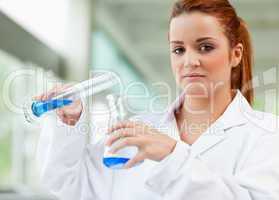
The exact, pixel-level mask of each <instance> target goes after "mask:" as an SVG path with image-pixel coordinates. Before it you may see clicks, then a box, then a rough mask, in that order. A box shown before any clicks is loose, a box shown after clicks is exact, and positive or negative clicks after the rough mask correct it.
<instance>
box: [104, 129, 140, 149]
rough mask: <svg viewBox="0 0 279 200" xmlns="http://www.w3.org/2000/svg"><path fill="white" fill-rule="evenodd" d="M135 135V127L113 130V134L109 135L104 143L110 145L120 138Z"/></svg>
mask: <svg viewBox="0 0 279 200" xmlns="http://www.w3.org/2000/svg"><path fill="white" fill-rule="evenodd" d="M136 136H137V135H136V132H135V129H133V128H123V129H119V130H118V131H116V132H114V133H113V134H111V135H110V137H109V138H108V140H107V142H106V145H107V146H110V145H112V144H113V143H114V142H115V141H117V140H118V139H120V138H125V137H136Z"/></svg>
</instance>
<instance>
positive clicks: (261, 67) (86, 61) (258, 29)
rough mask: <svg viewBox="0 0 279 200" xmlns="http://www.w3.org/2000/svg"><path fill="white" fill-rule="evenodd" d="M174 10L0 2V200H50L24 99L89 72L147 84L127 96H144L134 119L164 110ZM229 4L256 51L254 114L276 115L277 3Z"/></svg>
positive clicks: (161, 5) (126, 2)
mask: <svg viewBox="0 0 279 200" xmlns="http://www.w3.org/2000/svg"><path fill="white" fill-rule="evenodd" d="M172 2H173V1H171V0H164V1H162V0H141V1H137V0H48V1H45V0H24V1H22V0H0V88H1V94H0V119H1V120H0V199H54V198H53V197H51V196H50V195H49V194H47V192H46V191H44V190H43V188H42V186H41V185H40V183H39V176H38V170H37V168H36V163H35V157H36V156H35V152H36V145H37V141H38V136H39V132H40V128H39V127H36V126H31V125H29V124H27V123H26V122H25V120H24V119H23V115H22V111H21V105H22V103H23V101H24V100H26V98H28V97H31V96H33V95H35V94H40V93H41V92H42V91H44V90H46V89H47V88H48V89H49V87H50V85H51V84H52V83H55V82H57V81H61V82H64V81H66V82H69V81H70V82H76V81H81V80H85V79H87V78H88V77H89V71H90V70H112V71H114V72H116V73H117V74H118V75H119V76H120V77H121V78H122V80H123V81H124V83H125V84H126V85H128V84H129V83H131V82H134V81H137V82H138V83H143V84H145V85H146V86H147V88H148V92H146V91H143V89H142V87H133V88H132V89H131V90H130V92H131V93H132V94H135V95H146V101H138V102H137V101H135V102H134V107H135V108H136V109H138V111H146V110H147V108H146V107H145V105H147V103H146V102H148V101H153V103H154V105H155V107H156V106H157V109H158V110H162V109H164V108H165V107H166V106H167V105H168V103H169V99H168V98H166V97H165V96H163V94H168V93H170V99H171V100H173V99H174V98H175V97H176V94H177V93H176V92H177V91H176V90H177V89H176V87H175V84H174V79H173V77H172V74H171V70H170V64H169V52H168V42H167V32H168V17H169V14H170V8H171V4H172ZM231 2H232V4H233V5H234V6H235V7H236V9H237V11H238V14H239V15H240V16H241V17H242V18H244V19H245V20H246V21H247V22H248V25H249V27H250V31H251V34H252V38H253V43H254V47H255V68H254V77H255V80H254V84H255V89H256V100H255V103H254V107H255V108H256V109H259V110H262V111H266V112H273V113H278V112H277V111H278V105H279V100H278V85H279V84H278V78H279V71H278V67H279V66H278V65H279V55H278V53H279V37H278V36H279V14H278V10H279V1H278V0H265V1H261V0H241V1H238V0H232V1H231ZM158 82H161V83H162V82H163V83H164V84H167V85H169V86H170V89H167V88H166V87H164V85H162V84H155V83H158ZM158 95H162V96H161V98H156V99H154V97H155V96H156V97H158ZM100 99H102V97H101V98H100ZM96 104H97V106H99V107H100V108H102V107H104V105H103V104H102V101H101V100H100V102H97V103H96ZM97 106H96V107H97ZM95 117H96V116H95Z"/></svg>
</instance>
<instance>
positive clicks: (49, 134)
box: [37, 113, 111, 200]
mask: <svg viewBox="0 0 279 200" xmlns="http://www.w3.org/2000/svg"><path fill="white" fill-rule="evenodd" d="M85 119H86V116H85V114H84V113H82V115H81V118H80V120H79V121H78V123H77V124H76V125H75V126H68V125H66V124H64V123H62V122H61V121H60V120H59V119H58V117H55V116H51V117H47V118H46V119H45V121H44V125H43V127H42V131H41V135H40V140H39V144H38V148H37V160H38V164H39V167H40V169H41V170H40V174H41V182H42V185H43V186H44V187H45V188H46V189H47V190H48V191H50V192H51V193H52V194H53V195H54V196H56V197H58V198H59V199H62V200H63V199H67V200H72V199H73V200H77V199H82V200H85V199H94V200H105V199H109V191H110V187H111V185H110V183H111V181H110V179H111V172H110V171H108V170H107V169H106V168H105V167H103V165H102V156H103V151H104V150H103V148H104V145H103V142H104V140H101V141H99V142H96V143H95V144H88V143H87V137H88V135H87V134H88V133H83V131H84V130H88V128H89V125H88V123H87V122H86V120H85ZM100 191H102V193H100Z"/></svg>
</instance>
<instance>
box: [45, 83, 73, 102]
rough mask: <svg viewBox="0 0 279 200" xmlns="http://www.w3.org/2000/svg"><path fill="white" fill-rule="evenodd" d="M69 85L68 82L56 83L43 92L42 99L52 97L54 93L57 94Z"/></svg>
mask: <svg viewBox="0 0 279 200" xmlns="http://www.w3.org/2000/svg"><path fill="white" fill-rule="evenodd" d="M70 86H71V85H70V84H65V85H62V84H57V85H55V86H54V87H53V88H52V89H51V90H49V91H48V92H46V93H45V94H43V96H42V100H43V101H46V100H48V99H51V98H53V97H54V96H55V95H57V94H58V93H59V92H62V91H63V90H66V89H67V88H69V87H70Z"/></svg>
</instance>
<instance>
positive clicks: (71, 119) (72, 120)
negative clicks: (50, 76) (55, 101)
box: [33, 85, 82, 126]
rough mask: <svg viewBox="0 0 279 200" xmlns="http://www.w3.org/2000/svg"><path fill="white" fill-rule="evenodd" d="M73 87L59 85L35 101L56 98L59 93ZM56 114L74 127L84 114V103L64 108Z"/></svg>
mask: <svg viewBox="0 0 279 200" xmlns="http://www.w3.org/2000/svg"><path fill="white" fill-rule="evenodd" d="M70 86H71V85H59V86H55V87H53V88H52V89H51V90H49V91H48V92H46V93H44V94H41V95H39V96H36V97H34V98H33V99H34V100H36V101H46V100H48V99H51V98H52V97H54V96H55V95H56V94H57V93H59V92H61V91H63V90H65V89H67V88H68V87H70ZM56 113H57V115H58V117H59V118H60V119H61V121H62V122H63V123H65V124H67V125H70V126H74V125H75V124H76V123H77V122H78V120H79V118H80V115H81V113H82V103H81V101H80V100H78V101H75V102H73V103H72V104H70V105H68V106H64V107H63V108H60V109H57V110H56Z"/></svg>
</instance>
